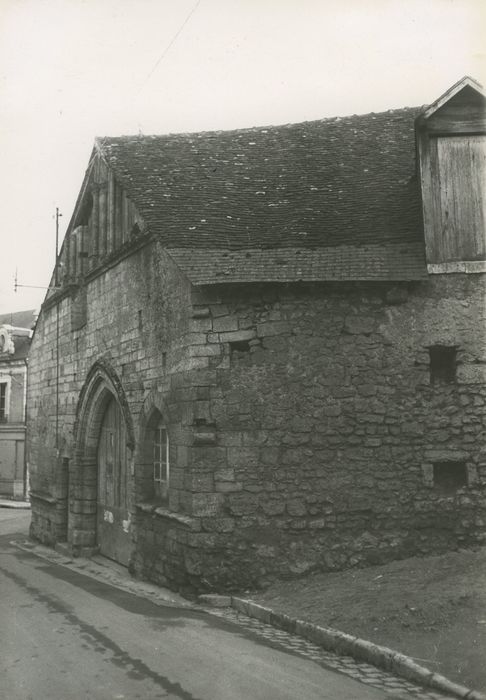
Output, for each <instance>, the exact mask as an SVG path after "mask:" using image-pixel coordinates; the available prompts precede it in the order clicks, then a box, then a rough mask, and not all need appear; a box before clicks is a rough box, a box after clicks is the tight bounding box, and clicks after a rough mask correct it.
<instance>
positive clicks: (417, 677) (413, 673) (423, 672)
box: [198, 595, 486, 700]
mask: <svg viewBox="0 0 486 700" xmlns="http://www.w3.org/2000/svg"><path fill="white" fill-rule="evenodd" d="M198 601H199V602H200V603H201V604H205V605H210V606H213V607H232V608H234V609H235V610H238V612H241V613H243V614H244V615H248V617H253V618H256V619H257V620H260V621H261V622H266V623H267V624H269V625H272V626H273V627H278V628H279V629H282V630H285V631H286V632H290V633H291V634H297V635H299V636H300V637H303V638H304V639H307V640H308V641H310V642H314V644H318V645H319V646H321V647H323V648H324V649H326V651H334V652H336V653H338V654H345V655H347V656H351V657H353V658H354V659H356V660H357V661H365V662H367V663H369V664H372V665H374V666H377V667H378V668H381V669H383V670H385V671H391V672H392V673H394V674H396V675H398V676H402V677H403V678H406V679H407V680H410V681H415V682H416V683H418V684H420V685H422V686H426V687H430V688H434V689H435V690H440V691H442V692H444V693H449V694H450V695H453V696H455V697H458V698H463V700H486V695H484V694H483V693H480V692H478V691H476V690H470V689H469V688H466V687H465V686H462V685H459V684H458V683H454V682H453V681H450V680H449V679H448V678H445V676H442V675H441V674H439V673H434V672H433V671H430V670H429V669H427V668H425V667H424V666H420V665H419V664H417V663H415V661H413V659H411V658H410V657H408V656H405V654H401V653H400V652H398V651H394V650H393V649H389V648H388V647H382V646H379V645H378V644H374V643H373V642H368V641H367V640H365V639H360V638H359V637H354V636H352V635H350V634H346V633H345V632H340V631H339V630H335V629H332V628H331V627H320V626H319V625H315V624H313V623H312V622H304V621H303V620H297V619H295V618H293V617H289V616H288V615H285V614H284V613H277V612H275V611H274V610H272V609H271V608H265V607H264V606H263V605H258V603H253V602H252V601H251V600H245V599H244V598H237V597H234V596H224V595H200V596H199V598H198Z"/></svg>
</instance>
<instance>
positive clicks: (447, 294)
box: [28, 244, 486, 590]
mask: <svg viewBox="0 0 486 700" xmlns="http://www.w3.org/2000/svg"><path fill="white" fill-rule="evenodd" d="M484 281H485V280H484V276H480V275H474V276H473V275H471V276H466V275H448V276H447V275H444V276H435V277H431V278H430V280H429V281H428V282H425V283H421V284H414V285H408V286H407V285H399V286H392V285H389V284H381V285H369V284H367V285H362V286H359V285H348V284H345V283H343V284H294V285H271V284H268V285H252V286H246V287H245V286H240V285H228V284H227V285H218V287H213V288H201V289H192V292H191V288H190V285H189V283H188V282H187V280H185V278H183V277H182V275H181V274H180V273H179V271H178V270H177V268H176V267H175V265H174V264H173V263H172V261H171V260H170V258H168V257H167V256H166V254H165V253H164V252H163V251H162V250H161V249H160V248H159V247H158V245H156V244H153V245H150V246H147V247H146V248H144V249H140V250H138V251H136V252H134V253H133V255H132V256H131V257H127V258H125V259H124V260H122V261H120V262H119V263H118V264H117V265H114V266H113V267H108V268H107V269H106V270H105V271H104V272H103V274H99V275H98V276H94V277H93V278H92V279H91V280H90V281H89V282H88V283H87V285H86V308H87V321H86V323H85V325H82V324H80V323H79V319H76V323H75V324H73V323H72V314H73V307H74V308H75V309H76V308H77V301H76V298H75V297H74V296H67V297H66V298H64V299H63V300H62V302H61V303H60V305H59V319H60V358H61V363H60V393H59V399H60V400H59V405H60V412H59V439H58V445H57V448H56V444H55V443H56V440H55V381H56V380H55V377H56V361H55V355H56V353H55V339H56V307H55V306H51V307H50V308H46V309H45V310H44V311H43V312H42V314H41V316H40V318H39V322H38V325H37V328H36V332H35V335H34V339H33V343H32V349H31V357H30V376H29V395H28V409H29V418H28V460H29V466H30V470H31V475H32V476H31V481H32V490H33V492H34V498H33V521H32V534H33V535H34V536H35V537H37V538H39V539H41V540H43V541H44V542H48V543H51V544H53V543H55V542H56V541H63V540H65V539H66V537H67V532H68V520H69V519H71V522H74V520H76V522H78V521H79V522H80V523H81V526H82V522H83V518H84V517H85V515H84V513H85V512H88V510H89V507H92V504H89V503H86V504H85V505H84V506H83V509H82V512H81V513H79V514H73V513H72V512H71V513H70V514H69V517H68V510H71V511H72V509H73V504H72V502H71V504H70V505H69V501H70V499H69V494H70V493H71V491H72V484H73V483H74V482H75V481H76V479H77V478H78V475H77V474H73V473H72V470H73V461H72V458H73V427H74V422H75V419H76V410H77V405H78V401H79V394H80V391H81V389H82V387H83V385H84V384H85V381H86V377H87V375H88V373H89V371H90V368H91V367H92V366H93V364H94V363H95V362H96V361H99V360H100V359H103V360H104V361H106V362H108V363H109V364H110V366H111V367H112V368H113V370H114V371H115V372H116V374H117V376H118V378H119V380H120V383H121V385H122V386H123V390H124V392H125V395H126V400H127V403H128V407H129V411H130V416H131V420H132V422H133V426H134V433H135V448H134V452H133V471H134V474H133V498H132V501H133V504H132V540H133V553H132V558H131V568H132V570H133V571H134V572H135V573H136V574H138V575H140V576H143V577H146V578H149V579H151V580H154V581H157V582H159V583H162V584H167V585H170V586H172V587H174V588H179V589H183V588H188V587H191V588H193V589H194V588H196V589H199V590H209V589H218V590H223V589H233V590H237V589H243V588H248V587H250V586H263V585H265V584H266V583H268V582H269V581H271V580H272V579H274V578H276V577H288V576H298V575H301V574H303V573H306V572H308V571H311V570H331V569H339V568H344V567H349V566H358V565H361V564H365V563H373V562H382V561H386V560H388V559H391V558H396V557H403V556H407V555H410V554H415V553H425V552H430V551H434V552H435V551H440V550H443V549H446V548H451V547H456V546H460V545H464V544H470V543H480V542H483V539H484V516H485V514H484V508H485V499H484V487H485V484H486V452H485V450H484V448H483V445H484V442H485V441H484V428H485V424H484V421H485V418H484V401H485V398H486V396H485V394H486V390H485V367H486V352H485V348H486V339H485V335H484V332H483V328H484V321H485V319H484V308H485V307H484ZM73 326H74V327H75V330H72V328H73ZM435 345H444V346H455V347H457V358H456V359H457V372H456V376H455V378H454V381H451V382H446V383H435V384H432V383H431V381H430V367H429V363H430V358H429V349H428V348H429V347H430V346H435ZM154 407H156V408H157V409H158V410H160V411H161V412H162V414H163V415H164V419H165V421H166V424H167V427H168V430H169V438H170V465H171V480H170V489H169V501H168V502H166V503H152V502H149V503H145V502H144V499H143V495H142V492H141V490H140V488H139V474H140V469H141V466H140V462H141V459H142V457H141V454H142V451H143V449H142V448H143V443H144V440H145V429H146V425H147V421H148V419H149V417H150V414H151V411H152V410H153V408H154ZM444 464H446V465H447V464H449V465H452V467H453V468H454V469H455V468H457V469H459V470H463V471H464V474H465V475H466V476H465V477H464V478H465V483H464V484H459V486H458V485H457V484H456V486H454V487H453V488H449V487H448V486H447V484H444V483H442V482H440V480H439V479H438V477H437V474H435V472H434V469H436V468H437V465H439V466H440V465H444ZM434 465H436V466H435V467H434ZM462 465H463V466H462ZM70 483H71V486H70ZM74 516H76V518H74Z"/></svg>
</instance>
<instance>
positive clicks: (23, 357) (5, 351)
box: [0, 311, 35, 499]
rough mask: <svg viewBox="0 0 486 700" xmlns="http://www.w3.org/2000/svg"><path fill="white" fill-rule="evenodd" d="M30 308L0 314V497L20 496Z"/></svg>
mask: <svg viewBox="0 0 486 700" xmlns="http://www.w3.org/2000/svg"><path fill="white" fill-rule="evenodd" d="M34 323H35V314H34V311H17V312H15V313H9V314H2V315H0V497H4V498H5V497H6V498H13V499H24V498H25V497H26V495H27V489H28V487H27V484H28V475H27V471H26V464H25V459H24V445H25V400H26V390H27V355H28V352H29V346H30V338H31V336H32V328H33V326H34Z"/></svg>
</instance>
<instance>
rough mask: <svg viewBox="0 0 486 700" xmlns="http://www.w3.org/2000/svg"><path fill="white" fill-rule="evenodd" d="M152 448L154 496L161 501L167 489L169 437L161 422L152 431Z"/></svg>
mask: <svg viewBox="0 0 486 700" xmlns="http://www.w3.org/2000/svg"><path fill="white" fill-rule="evenodd" d="M153 446H154V448H153V449H154V452H153V467H154V496H155V498H156V499H163V498H166V497H167V492H168V487H169V436H168V434H167V429H166V427H165V425H164V424H163V422H162V420H159V422H158V423H157V425H156V427H155V429H154V433H153Z"/></svg>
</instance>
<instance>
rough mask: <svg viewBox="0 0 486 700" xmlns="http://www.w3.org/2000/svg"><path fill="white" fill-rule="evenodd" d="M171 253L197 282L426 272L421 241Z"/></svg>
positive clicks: (412, 276)
mask: <svg viewBox="0 0 486 700" xmlns="http://www.w3.org/2000/svg"><path fill="white" fill-rule="evenodd" d="M169 253H170V255H171V257H172V258H173V259H174V261H175V262H176V264H177V265H178V266H179V267H180V268H181V270H182V271H183V272H184V273H185V274H186V275H187V277H189V279H190V280H191V282H192V283H193V284H196V285H202V284H217V283H218V282H288V281H289V280H293V281H307V282H310V281H319V280H329V281H331V280H335V281H339V280H369V281H377V280H383V279H387V280H397V281H398V280H403V279H406V280H419V279H423V278H426V277H427V272H426V267H425V263H424V264H423V265H422V266H419V265H418V264H417V263H418V261H420V260H421V259H422V258H423V245H422V243H386V244H383V245H379V244H376V243H375V244H371V245H363V246H350V245H341V246H334V247H327V248H275V249H268V248H266V249H261V248H247V249H245V250H224V249H217V248H216V249H213V248H206V249H204V250H200V249H198V248H171V249H170V250H169Z"/></svg>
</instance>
